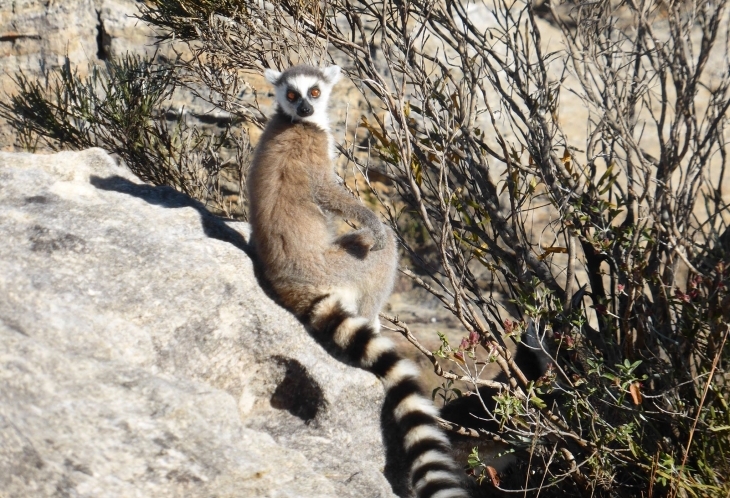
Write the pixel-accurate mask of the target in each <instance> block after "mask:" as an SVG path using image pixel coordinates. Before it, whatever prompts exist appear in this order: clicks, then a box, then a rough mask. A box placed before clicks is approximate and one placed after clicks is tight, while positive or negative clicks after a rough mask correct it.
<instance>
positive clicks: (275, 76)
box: [264, 68, 339, 85]
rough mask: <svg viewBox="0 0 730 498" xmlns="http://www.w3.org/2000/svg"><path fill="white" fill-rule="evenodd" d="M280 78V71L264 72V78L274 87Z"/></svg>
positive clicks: (266, 70) (269, 70)
mask: <svg viewBox="0 0 730 498" xmlns="http://www.w3.org/2000/svg"><path fill="white" fill-rule="evenodd" d="M338 69H339V68H338ZM280 77H281V73H280V72H279V71H276V70H274V69H265V70H264V78H266V81H268V82H269V83H271V84H272V85H276V83H277V82H278V81H279V78H280Z"/></svg>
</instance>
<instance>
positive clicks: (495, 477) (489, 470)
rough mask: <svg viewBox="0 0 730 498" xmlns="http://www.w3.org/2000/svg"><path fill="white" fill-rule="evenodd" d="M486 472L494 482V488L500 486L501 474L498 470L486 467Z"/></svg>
mask: <svg viewBox="0 0 730 498" xmlns="http://www.w3.org/2000/svg"><path fill="white" fill-rule="evenodd" d="M484 472H485V473H486V474H487V475H488V476H489V479H490V480H491V481H492V484H493V485H494V486H499V474H498V473H497V469H495V468H494V467H490V466H489V465H486V466H485V467H484Z"/></svg>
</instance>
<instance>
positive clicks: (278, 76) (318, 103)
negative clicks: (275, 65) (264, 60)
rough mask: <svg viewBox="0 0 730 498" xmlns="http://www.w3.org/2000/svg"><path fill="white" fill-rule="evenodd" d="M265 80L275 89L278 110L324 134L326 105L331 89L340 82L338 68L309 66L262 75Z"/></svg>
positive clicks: (267, 71)
mask: <svg viewBox="0 0 730 498" xmlns="http://www.w3.org/2000/svg"><path fill="white" fill-rule="evenodd" d="M264 76H265V77H266V80H267V81H268V82H269V83H271V84H272V85H274V88H275V89H276V103H277V104H279V109H280V110H281V111H282V112H283V113H284V114H286V115H287V116H289V117H291V119H292V120H293V121H306V122H309V123H314V124H316V125H318V126H319V127H320V128H322V129H324V130H327V129H328V128H329V125H328V123H329V120H328V119H327V101H328V100H329V97H330V92H331V91H332V87H333V86H334V85H335V83H337V81H338V80H339V79H340V68H339V66H328V67H325V68H318V67H314V66H309V65H305V64H302V65H299V66H293V67H290V68H289V69H287V70H286V71H284V72H283V73H280V72H279V71H275V70H273V69H267V70H266V71H264Z"/></svg>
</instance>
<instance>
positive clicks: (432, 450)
mask: <svg viewBox="0 0 730 498" xmlns="http://www.w3.org/2000/svg"><path fill="white" fill-rule="evenodd" d="M265 76H266V79H267V80H268V81H269V82H270V83H271V84H272V85H274V88H275V89H276V103H277V110H276V113H275V114H274V116H273V117H272V118H271V119H270V120H269V123H268V125H267V127H266V129H265V130H264V133H263V135H262V136H261V139H260V141H259V143H258V145H257V147H256V151H255V154H254V159H253V162H252V164H251V169H250V171H249V174H248V198H249V203H250V211H249V219H250V222H251V227H252V239H253V244H254V246H255V249H256V252H257V255H258V257H259V260H260V263H261V264H262V265H263V270H264V274H265V276H266V278H267V280H268V281H269V283H270V284H271V286H272V287H273V290H274V292H275V293H276V294H277V296H278V298H279V300H280V302H281V303H282V304H283V305H284V306H285V307H287V308H289V309H290V310H291V311H292V312H294V313H295V314H296V315H297V316H298V317H299V318H300V319H301V320H302V321H304V322H305V323H307V324H308V325H310V326H311V328H312V329H313V330H314V332H315V333H318V334H323V335H325V334H326V337H327V338H328V340H331V342H332V343H334V345H335V346H336V347H337V348H338V350H339V351H341V353H342V354H343V355H344V356H345V357H347V358H348V359H349V360H351V361H353V362H354V363H356V364H357V365H359V366H361V367H362V368H364V369H367V370H369V371H370V372H373V373H374V374H376V375H377V376H378V377H380V378H381V379H382V380H383V383H384V385H385V389H386V395H387V398H388V401H389V404H388V406H393V407H394V408H393V416H394V418H395V420H396V422H397V424H398V426H399V429H400V430H399V432H400V434H401V435H402V439H403V441H402V444H403V448H404V450H405V454H406V455H407V458H408V460H409V465H410V469H411V484H412V487H413V490H414V492H415V494H416V496H417V497H418V498H427V497H428V498H466V497H467V496H468V494H467V492H466V491H465V490H464V488H463V487H462V478H461V476H463V474H462V472H461V470H460V469H459V468H458V466H457V465H456V464H455V463H454V461H453V459H452V457H451V456H450V450H449V441H448V438H447V437H446V435H445V434H444V433H443V431H442V430H441V429H440V428H439V427H438V425H437V421H436V418H435V417H436V416H437V415H438V412H437V410H436V408H435V407H434V406H433V403H431V401H430V400H429V398H428V397H427V396H426V395H424V393H423V391H422V388H421V386H420V384H419V380H418V379H419V376H420V373H419V371H418V368H417V367H416V366H415V365H414V364H413V363H412V362H411V361H409V360H406V359H404V358H403V357H402V356H401V355H400V354H399V353H398V352H396V350H395V346H394V345H393V343H392V342H391V341H390V339H388V338H386V337H383V336H381V335H380V333H379V331H380V323H379V321H378V313H379V311H380V308H381V307H382V305H383V304H384V302H385V300H386V299H387V298H388V296H389V295H390V292H391V290H392V287H393V283H394V280H395V274H396V268H397V251H396V242H395V237H394V235H393V233H392V232H391V230H390V229H389V228H388V227H386V226H385V225H384V224H383V223H381V222H380V220H379V219H378V217H377V216H376V215H375V214H374V213H373V212H372V211H370V210H369V209H368V208H366V207H364V206H362V205H361V204H360V203H359V202H357V201H356V199H354V198H353V196H352V195H350V194H349V193H348V192H347V190H346V189H345V188H344V186H343V185H342V184H341V183H340V181H339V179H338V177H337V176H336V175H335V173H334V168H333V165H332V160H331V149H332V144H333V141H332V137H331V134H330V132H329V124H328V118H327V104H328V99H329V96H330V92H331V90H332V87H333V85H334V84H335V83H336V82H337V80H338V79H339V77H340V68H339V67H337V66H329V67H327V68H324V69H320V68H316V67H312V66H305V65H302V66H295V67H292V68H290V69H288V70H286V71H285V72H283V73H279V72H277V71H273V70H267V71H266V73H265ZM331 214H337V215H340V216H342V217H344V218H348V219H350V220H355V221H357V222H359V223H360V225H361V227H362V228H360V229H359V230H355V231H351V232H349V233H347V234H345V235H342V236H340V237H335V236H334V235H333V227H332V223H331V220H330V215H331Z"/></svg>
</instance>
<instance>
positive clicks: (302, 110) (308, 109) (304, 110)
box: [297, 100, 314, 118]
mask: <svg viewBox="0 0 730 498" xmlns="http://www.w3.org/2000/svg"><path fill="white" fill-rule="evenodd" d="M312 114H314V108H313V107H312V106H311V105H310V104H309V102H307V101H306V100H304V101H302V103H301V104H299V107H297V115H298V116H300V117H302V118H306V117H307V116H311V115H312Z"/></svg>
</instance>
